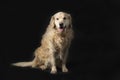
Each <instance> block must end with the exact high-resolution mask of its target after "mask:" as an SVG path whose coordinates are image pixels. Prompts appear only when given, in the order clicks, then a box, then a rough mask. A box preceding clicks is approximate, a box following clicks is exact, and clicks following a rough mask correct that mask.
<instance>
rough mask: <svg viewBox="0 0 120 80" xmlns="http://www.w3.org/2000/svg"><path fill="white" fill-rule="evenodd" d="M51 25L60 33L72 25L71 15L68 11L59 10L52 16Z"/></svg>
mask: <svg viewBox="0 0 120 80" xmlns="http://www.w3.org/2000/svg"><path fill="white" fill-rule="evenodd" d="M50 27H52V28H54V29H56V30H57V31H58V32H59V33H62V32H64V31H65V30H67V29H70V28H71V27H72V20H71V15H70V14H68V13H66V12H58V13H56V14H54V15H53V16H52V17H51V20H50Z"/></svg>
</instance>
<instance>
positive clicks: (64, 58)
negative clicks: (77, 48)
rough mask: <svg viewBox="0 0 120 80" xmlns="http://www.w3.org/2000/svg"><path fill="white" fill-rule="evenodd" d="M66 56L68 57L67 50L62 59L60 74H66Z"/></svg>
mask: <svg viewBox="0 0 120 80" xmlns="http://www.w3.org/2000/svg"><path fill="white" fill-rule="evenodd" d="M67 56H68V49H67V50H66V51H65V54H64V56H63V59H62V72H68V69H67V67H66V62H67Z"/></svg>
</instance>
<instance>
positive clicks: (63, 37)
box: [13, 12, 73, 74]
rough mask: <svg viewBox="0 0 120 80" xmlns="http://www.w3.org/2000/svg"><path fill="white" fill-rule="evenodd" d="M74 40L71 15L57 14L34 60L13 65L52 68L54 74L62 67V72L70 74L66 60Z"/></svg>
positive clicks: (53, 17)
mask: <svg viewBox="0 0 120 80" xmlns="http://www.w3.org/2000/svg"><path fill="white" fill-rule="evenodd" d="M72 39H73V29H72V20H71V15H70V14H68V13H66V12H57V13H56V14H54V15H53V16H52V17H51V20H50V23H49V25H48V27H47V29H46V32H45V34H44V35H43V36H42V40H41V46H40V47H38V48H37V49H36V50H35V52H34V53H35V57H34V60H33V61H31V62H18V63H14V64H13V65H14V66H20V67H28V66H30V67H39V68H41V69H42V70H45V69H47V68H50V69H51V73H53V74H54V73H56V72H57V67H61V69H62V72H68V69H67V67H66V60H67V56H68V50H69V47H70V44H71V41H72Z"/></svg>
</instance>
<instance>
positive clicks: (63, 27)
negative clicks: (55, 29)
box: [59, 23, 66, 32]
mask: <svg viewBox="0 0 120 80" xmlns="http://www.w3.org/2000/svg"><path fill="white" fill-rule="evenodd" d="M65 27H66V26H64V24H63V23H60V24H59V31H60V32H62V31H64V29H65Z"/></svg>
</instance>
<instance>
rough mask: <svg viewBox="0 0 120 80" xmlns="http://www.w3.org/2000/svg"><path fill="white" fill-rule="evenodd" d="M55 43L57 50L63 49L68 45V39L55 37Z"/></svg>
mask: <svg viewBox="0 0 120 80" xmlns="http://www.w3.org/2000/svg"><path fill="white" fill-rule="evenodd" d="M53 41H54V46H55V48H56V49H62V48H63V47H64V46H65V45H66V43H67V38H65V37H62V36H55V38H54V40H53Z"/></svg>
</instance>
